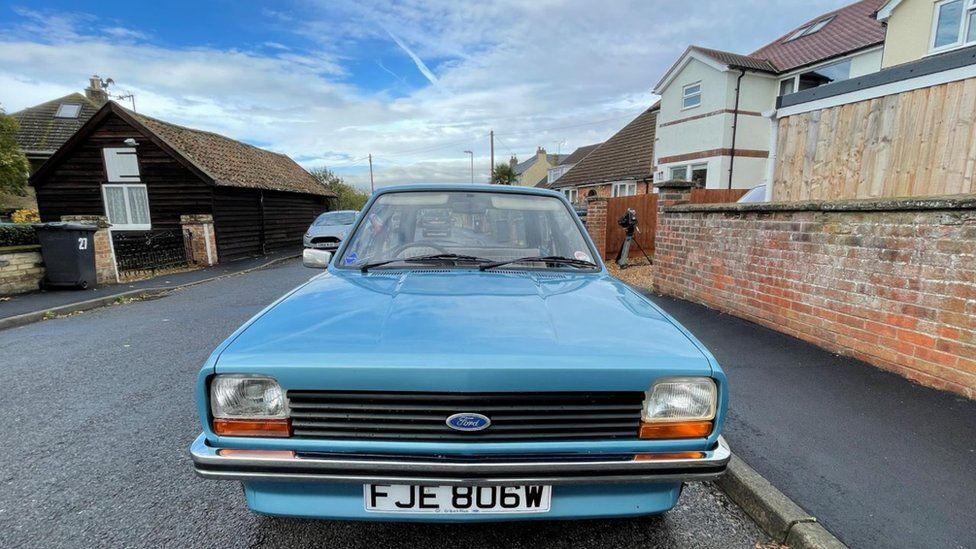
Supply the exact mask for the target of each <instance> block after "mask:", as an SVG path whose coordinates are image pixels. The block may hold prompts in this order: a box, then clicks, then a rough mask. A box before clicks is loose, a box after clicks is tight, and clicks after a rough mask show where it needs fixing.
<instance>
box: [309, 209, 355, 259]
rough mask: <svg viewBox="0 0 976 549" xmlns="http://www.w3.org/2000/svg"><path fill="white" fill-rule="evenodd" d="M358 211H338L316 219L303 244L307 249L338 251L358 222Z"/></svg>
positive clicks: (326, 213)
mask: <svg viewBox="0 0 976 549" xmlns="http://www.w3.org/2000/svg"><path fill="white" fill-rule="evenodd" d="M358 213H359V212H358V211H356V210H337V211H334V212H325V213H324V214H322V215H320V216H318V217H316V218H315V221H313V222H312V224H311V225H310V226H309V227H308V231H306V232H305V236H304V237H303V239H302V243H303V244H304V245H305V247H306V248H318V249H320V250H328V251H333V252H334V251H336V250H337V249H339V244H340V243H341V242H342V239H343V238H345V237H346V235H347V234H349V229H351V228H352V224H353V223H354V222H355V221H356V215H357V214H358Z"/></svg>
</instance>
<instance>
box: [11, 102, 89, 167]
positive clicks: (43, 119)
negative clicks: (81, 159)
mask: <svg viewBox="0 0 976 549" xmlns="http://www.w3.org/2000/svg"><path fill="white" fill-rule="evenodd" d="M65 103H72V104H77V105H81V110H80V111H79V113H78V117H77V118H56V117H55V116H54V115H55V114H57V112H58V107H59V106H61V105H62V104H65ZM96 112H98V106H97V105H95V104H94V103H92V102H91V101H90V100H89V99H88V98H87V97H85V95H84V94H81V93H72V94H69V95H66V96H64V97H59V98H58V99H53V100H51V101H48V102H46V103H41V104H40V105H35V106H33V107H28V108H26V109H24V110H22V111H17V112H15V113H11V116H13V117H14V118H15V119H16V120H17V123H18V124H20V131H18V132H17V144H18V145H20V148H21V149H22V150H23V151H24V152H27V153H44V154H52V153H54V151H56V150H58V149H59V148H61V145H64V142H65V141H67V140H68V139H69V138H70V137H71V136H72V135H74V134H75V132H76V131H78V129H79V128H81V127H82V126H84V125H85V122H88V119H89V118H91V117H92V116H93V115H94V114H95V113H96Z"/></svg>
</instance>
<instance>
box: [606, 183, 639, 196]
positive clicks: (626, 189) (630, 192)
mask: <svg viewBox="0 0 976 549" xmlns="http://www.w3.org/2000/svg"><path fill="white" fill-rule="evenodd" d="M610 194H611V196H612V197H613V198H617V197H620V196H634V195H635V194H637V183H636V182H632V183H628V182H622V183H614V184H613V188H612V189H611V191H610Z"/></svg>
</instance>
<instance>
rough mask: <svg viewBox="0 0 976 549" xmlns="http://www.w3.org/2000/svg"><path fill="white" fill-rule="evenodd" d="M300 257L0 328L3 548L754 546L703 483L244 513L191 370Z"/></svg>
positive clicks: (298, 278) (744, 523) (740, 519)
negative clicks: (637, 501)
mask: <svg viewBox="0 0 976 549" xmlns="http://www.w3.org/2000/svg"><path fill="white" fill-rule="evenodd" d="M312 274H315V273H314V272H312V271H309V270H306V269H304V268H302V267H301V266H300V265H299V264H298V263H297V262H288V263H286V264H283V265H282V266H280V267H278V268H272V269H267V270H261V271H256V272H253V273H250V274H246V275H241V276H237V277H233V278H228V279H223V280H219V281H215V282H209V283H205V284H201V285H198V286H195V287H192V288H188V289H185V290H182V291H178V292H175V293H173V294H171V295H169V296H167V297H163V298H160V299H156V300H152V301H142V302H133V303H129V304H126V305H117V306H112V307H108V308H104V309H99V310H96V311H92V312H88V313H84V314H80V315H76V316H71V317H67V318H61V319H55V320H50V321H46V322H41V323H37V324H31V325H28V326H23V327H20V328H14V329H10V330H4V331H0V349H2V350H3V354H2V357H3V358H2V361H0V383H2V387H3V395H4V398H3V399H2V401H0V417H2V418H3V422H4V424H3V431H2V432H3V435H2V437H3V438H2V444H0V532H2V539H4V540H6V541H4V542H2V544H0V545H3V546H5V547H85V546H109V547H159V546H172V547H197V546H212V547H273V546H293V547H311V546H329V547H463V548H466V549H467V548H474V547H495V546H504V547H529V548H536V547H559V546H562V547H565V546H575V547H594V548H605V547H743V548H751V547H754V546H755V544H756V542H757V541H765V536H764V535H763V534H762V533H761V532H760V531H759V530H758V528H757V527H756V525H755V524H754V523H753V522H752V521H751V520H750V519H749V518H748V517H747V516H745V514H744V513H743V512H742V511H741V510H740V509H738V508H737V507H736V506H735V505H734V504H732V503H731V502H730V501H729V500H728V499H727V498H725V497H724V495H722V493H721V492H719V491H717V490H716V489H715V488H714V487H713V486H712V485H711V484H693V485H691V486H690V487H689V488H688V489H687V490H686V491H685V493H684V495H683V496H682V498H681V503H680V504H679V506H678V507H677V508H676V509H674V510H673V511H672V512H670V513H668V514H667V515H665V516H663V517H650V518H645V519H639V520H613V521H610V520H603V521H576V522H558V523H556V522H539V523H536V522H531V523H503V524H479V525H460V526H450V525H423V524H393V523H339V522H330V521H307V520H294V519H273V518H266V517H259V516H257V515H253V514H251V513H249V512H248V511H247V510H246V509H245V507H244V501H243V496H242V494H241V491H240V488H239V487H238V486H237V485H236V484H235V483H229V482H219V481H207V480H202V479H199V478H197V477H196V476H195V475H194V474H193V473H192V471H191V463H190V460H189V457H188V456H187V448H188V446H189V444H190V442H191V441H192V440H193V438H194V437H195V436H196V435H197V434H198V433H199V432H200V424H199V420H198V419H197V415H196V410H195V409H194V404H193V398H192V395H193V387H194V381H195V379H196V374H197V371H198V369H199V367H200V365H201V364H202V363H203V361H204V360H205V359H206V358H207V355H208V354H209V353H210V351H211V349H212V348H213V347H214V346H216V345H217V344H218V343H219V342H220V341H221V340H222V339H223V338H224V337H225V336H227V335H228V334H230V333H231V331H233V330H234V329H235V328H236V327H237V326H238V325H239V324H240V323H242V322H243V321H244V320H246V319H247V318H248V317H250V316H251V315H252V314H254V313H255V312H257V311H258V310H260V309H261V308H262V307H263V306H264V305H266V304H267V303H269V302H270V301H272V300H273V299H274V298H276V297H278V296H279V295H281V294H283V293H284V292H285V291H287V290H288V289H290V288H292V287H293V286H295V285H297V284H299V283H301V282H303V281H305V280H306V279H308V278H309V277H310V276H311V275H312Z"/></svg>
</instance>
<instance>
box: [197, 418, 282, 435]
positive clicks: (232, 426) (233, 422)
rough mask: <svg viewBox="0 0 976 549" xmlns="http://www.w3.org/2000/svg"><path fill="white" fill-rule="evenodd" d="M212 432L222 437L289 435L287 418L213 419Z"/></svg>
mask: <svg viewBox="0 0 976 549" xmlns="http://www.w3.org/2000/svg"><path fill="white" fill-rule="evenodd" d="M213 428H214V432H215V433H217V434H218V435H220V436H224V437H290V436H291V421H289V420H287V419H219V418H217V419H214V422H213Z"/></svg>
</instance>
